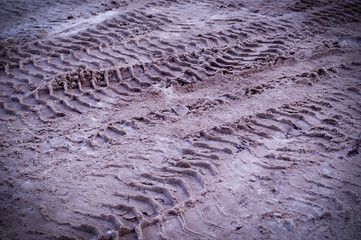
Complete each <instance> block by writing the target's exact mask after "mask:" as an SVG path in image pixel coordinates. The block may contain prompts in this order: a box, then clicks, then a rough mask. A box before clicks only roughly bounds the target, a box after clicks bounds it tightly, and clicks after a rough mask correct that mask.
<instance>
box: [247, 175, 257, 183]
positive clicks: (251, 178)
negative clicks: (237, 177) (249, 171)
mask: <svg viewBox="0 0 361 240" xmlns="http://www.w3.org/2000/svg"><path fill="white" fill-rule="evenodd" d="M249 180H250V181H251V182H255V181H257V178H256V177H255V176H253V175H252V176H250V178H249Z"/></svg>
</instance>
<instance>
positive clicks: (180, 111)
mask: <svg viewBox="0 0 361 240" xmlns="http://www.w3.org/2000/svg"><path fill="white" fill-rule="evenodd" d="M172 111H173V112H174V113H175V114H176V115H177V116H185V115H186V114H187V113H188V108H187V107H184V106H181V105H176V106H174V107H172Z"/></svg>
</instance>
